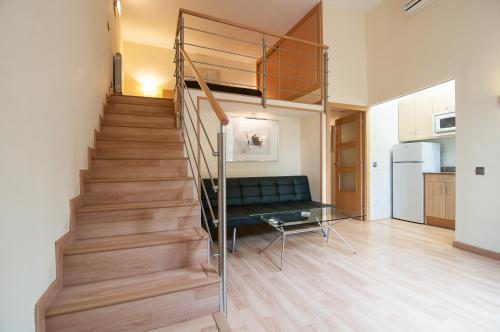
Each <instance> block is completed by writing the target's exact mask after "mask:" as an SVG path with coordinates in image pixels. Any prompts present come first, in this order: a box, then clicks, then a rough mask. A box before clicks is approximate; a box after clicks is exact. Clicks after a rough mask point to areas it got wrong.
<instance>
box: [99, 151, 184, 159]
mask: <svg viewBox="0 0 500 332" xmlns="http://www.w3.org/2000/svg"><path fill="white" fill-rule="evenodd" d="M95 156H96V157H97V158H115V159H118V158H121V159H126V158H131V159H133V158H136V159H139V158H142V159H174V158H183V157H184V151H183V150H158V149H152V150H145V149H97V150H96V154H95Z"/></svg>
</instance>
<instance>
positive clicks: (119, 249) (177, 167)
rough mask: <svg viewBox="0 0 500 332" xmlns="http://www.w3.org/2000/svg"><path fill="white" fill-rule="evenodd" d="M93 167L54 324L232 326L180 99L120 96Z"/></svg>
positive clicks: (49, 325) (54, 327)
mask: <svg viewBox="0 0 500 332" xmlns="http://www.w3.org/2000/svg"><path fill="white" fill-rule="evenodd" d="M90 165H91V167H90V170H89V173H88V176H87V177H86V179H85V181H84V184H83V187H82V188H83V189H82V191H83V192H82V196H83V197H82V201H83V205H82V206H81V207H80V208H79V209H78V210H77V211H76V227H75V232H76V235H75V241H74V242H73V243H71V244H70V245H69V246H68V247H67V248H66V250H64V253H63V257H62V267H63V288H62V290H61V291H60V292H59V294H58V295H57V297H56V298H55V300H54V301H53V302H52V303H51V305H50V307H49V308H48V310H47V312H46V330H47V331H150V330H158V331H175V330H190V331H201V330H215V331H217V330H228V328H227V325H226V323H225V321H224V317H223V315H220V314H217V311H218V310H219V284H220V278H219V276H218V275H217V273H216V271H215V270H214V268H213V267H211V266H209V265H208V252H207V250H208V236H207V233H206V232H205V231H204V230H203V229H202V228H201V227H200V206H199V202H198V201H196V200H195V198H194V191H193V179H192V178H190V177H189V175H188V170H187V169H188V161H187V159H186V158H185V157H184V152H183V143H182V139H181V133H180V130H179V129H177V128H176V127H175V116H174V110H173V102H172V100H167V99H155V98H142V97H128V96H112V97H110V98H109V100H108V104H107V107H106V111H105V114H104V118H103V119H102V121H101V128H100V130H99V132H98V133H97V134H96V148H95V150H94V151H93V152H92V153H91V162H90ZM214 313H216V314H214ZM212 314H214V315H212ZM198 327H199V329H198Z"/></svg>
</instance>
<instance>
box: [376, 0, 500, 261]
mask: <svg viewBox="0 0 500 332" xmlns="http://www.w3.org/2000/svg"><path fill="white" fill-rule="evenodd" d="M400 8H401V2H400V1H399V0H385V1H382V2H381V3H380V4H379V5H378V6H377V7H375V8H374V9H373V10H372V11H370V12H369V13H368V15H367V44H368V92H369V95H368V99H369V102H370V103H371V104H373V103H377V102H380V101H383V100H388V99H391V98H394V97H397V96H400V95H403V94H406V93H408V92H411V91H415V90H419V89H422V88H424V87H426V86H430V85H433V84H436V83H439V82H442V81H446V80H449V79H455V80H456V113H457V136H456V148H457V216H456V239H457V240H458V241H461V242H465V243H467V244H471V245H475V246H478V247H481V248H485V249H489V250H494V251H497V252H500V217H499V216H498V211H497V210H498V209H497V208H496V205H497V204H496V201H497V197H498V187H499V184H500V174H499V171H498V170H500V157H499V154H498V153H497V151H498V142H499V141H500V131H499V130H498V128H499V126H500V105H499V104H500V101H499V96H500V43H499V42H498V41H499V40H500V1H498V0H482V1H480V2H479V1H477V0H439V1H436V2H435V3H434V4H432V5H431V6H430V7H428V8H427V9H426V10H424V11H423V12H421V13H420V14H418V15H416V16H413V17H406V16H403V15H401V13H400V11H401V9H400ZM476 166H484V167H486V175H485V176H476V175H475V174H474V168H475V167H476Z"/></svg>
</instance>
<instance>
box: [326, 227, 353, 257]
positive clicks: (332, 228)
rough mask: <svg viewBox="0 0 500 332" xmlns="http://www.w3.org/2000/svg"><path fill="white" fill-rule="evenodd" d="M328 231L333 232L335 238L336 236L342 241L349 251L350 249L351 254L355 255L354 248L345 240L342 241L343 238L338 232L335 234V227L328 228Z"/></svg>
mask: <svg viewBox="0 0 500 332" xmlns="http://www.w3.org/2000/svg"><path fill="white" fill-rule="evenodd" d="M329 229H330V230H332V231H333V232H334V233H335V234H336V235H337V236H338V237H339V238H340V239H341V240H342V242H344V244H345V245H346V246H348V247H349V249H351V250H352V253H353V254H355V253H356V250H354V248H353V247H352V246H351V244H350V243H349V242H348V241H347V240H346V239H344V237H343V236H342V235H340V233H339V232H337V230H336V229H335V226H330V227H329Z"/></svg>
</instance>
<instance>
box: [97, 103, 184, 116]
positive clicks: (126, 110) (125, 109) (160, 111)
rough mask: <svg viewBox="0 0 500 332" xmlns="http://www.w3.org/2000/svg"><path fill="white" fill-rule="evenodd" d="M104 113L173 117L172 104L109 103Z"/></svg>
mask: <svg viewBox="0 0 500 332" xmlns="http://www.w3.org/2000/svg"><path fill="white" fill-rule="evenodd" d="M104 114H105V115H106V114H130V115H140V116H151V117H175V109H174V107H173V106H154V105H134V104H118V103H109V104H107V105H106V109H105V111H104Z"/></svg>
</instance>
